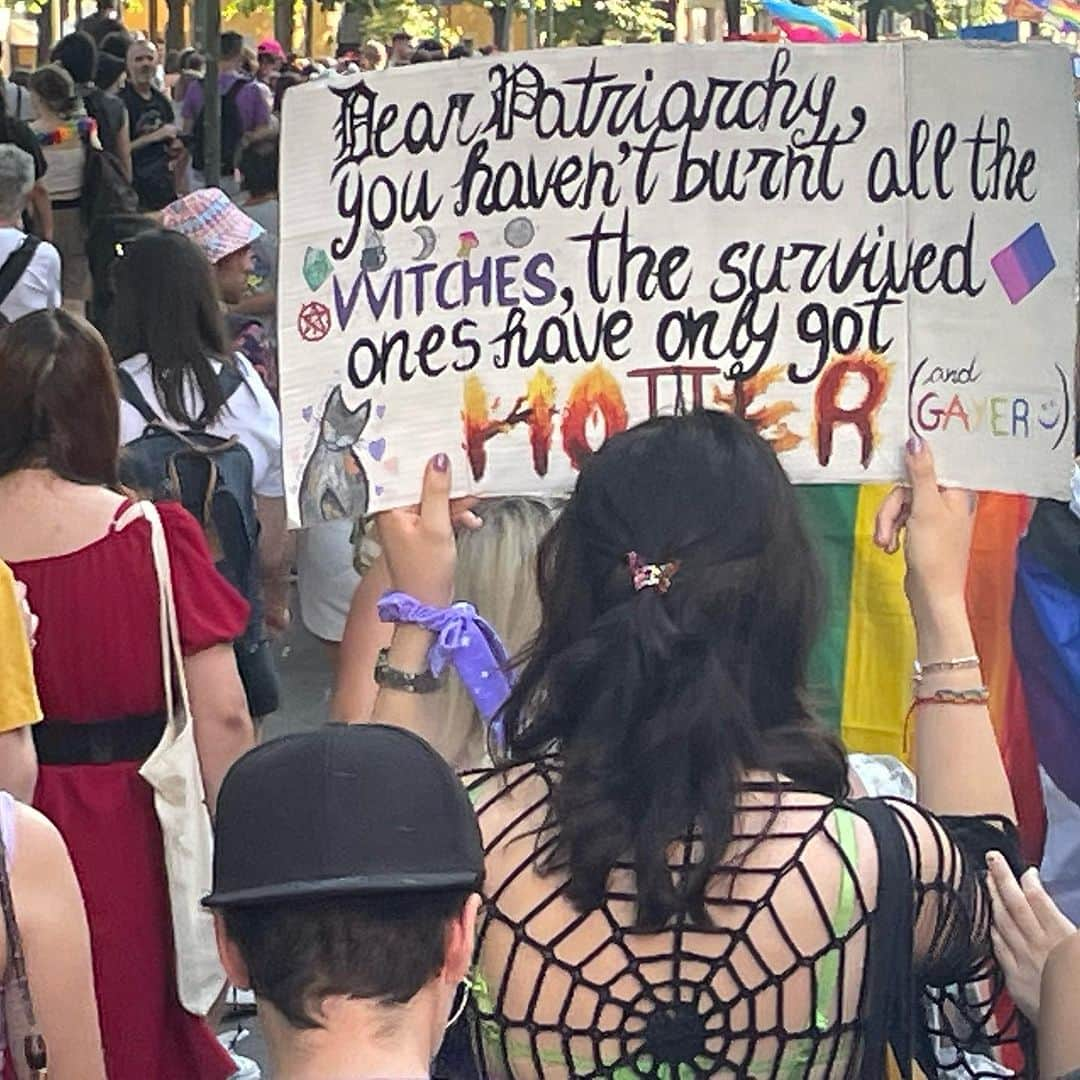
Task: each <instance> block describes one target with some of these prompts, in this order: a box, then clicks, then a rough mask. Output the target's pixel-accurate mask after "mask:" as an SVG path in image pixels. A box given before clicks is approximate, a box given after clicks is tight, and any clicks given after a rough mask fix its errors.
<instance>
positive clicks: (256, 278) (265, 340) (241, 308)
mask: <svg viewBox="0 0 1080 1080" xmlns="http://www.w3.org/2000/svg"><path fill="white" fill-rule="evenodd" d="M239 172H240V186H241V189H242V190H243V192H244V196H245V197H244V200H243V202H242V204H241V205H242V208H243V211H244V213H245V214H247V216H248V217H249V218H251V219H252V220H253V221H255V222H256V223H257V224H258V225H260V226H261V227H262V230H263V231H262V233H261V234H260V235H259V236H258V237H257V238H256V239H255V241H254V242H253V243H252V245H251V261H252V269H251V272H250V273H249V274H248V275H247V281H246V287H245V295H243V296H241V297H240V298H239V299H238V300H236V301H235V302H233V303H230V304H229V306H228V324H229V327H230V331H231V333H232V337H233V341H234V342H235V346H236V348H237V349H238V350H239V351H240V352H242V353H244V354H245V355H246V356H247V357H248V359H249V360H251V361H252V363H253V364H255V367H256V368H257V370H258V372H259V374H260V375H261V376H262V377H263V381H264V382H265V383H266V385H267V386H268V387H269V388H270V392H271V393H272V394H273V395H274V397H275V400H276V398H277V393H278V369H277V326H276V321H277V271H278V230H279V225H278V135H277V133H276V132H264V133H263V134H262V135H257V136H255V137H254V138H253V139H252V140H251V141H250V142H249V143H248V144H247V145H246V146H245V147H244V149H243V150H241V151H240V169H239Z"/></svg>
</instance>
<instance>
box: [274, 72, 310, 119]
mask: <svg viewBox="0 0 1080 1080" xmlns="http://www.w3.org/2000/svg"><path fill="white" fill-rule="evenodd" d="M303 81H304V77H303V75H300V74H298V73H297V72H295V71H283V72H282V73H281V74H280V75H279V76H278V77H277V82H276V83H275V84H274V115H275V116H276V117H277V118H278V122H279V123H280V121H281V103H282V101H284V100H285V92H286V91H287V90H291V89H292V88H293V87H294V86H299V85H300V84H301V83H302V82H303Z"/></svg>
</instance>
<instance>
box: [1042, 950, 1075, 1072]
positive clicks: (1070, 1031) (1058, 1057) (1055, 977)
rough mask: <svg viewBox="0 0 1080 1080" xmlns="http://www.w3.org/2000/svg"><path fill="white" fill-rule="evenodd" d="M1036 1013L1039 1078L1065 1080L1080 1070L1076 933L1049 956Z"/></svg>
mask: <svg viewBox="0 0 1080 1080" xmlns="http://www.w3.org/2000/svg"><path fill="white" fill-rule="evenodd" d="M1041 998H1042V1007H1041V1009H1040V1013H1039V1065H1040V1069H1039V1075H1040V1076H1044V1077H1047V1080H1065V1077H1066V1074H1068V1075H1070V1076H1071V1075H1072V1074H1073V1071H1074V1070H1080V1024H1077V1022H1076V1015H1077V1014H1076V1008H1077V1003H1078V1002H1080V933H1076V934H1073V935H1072V936H1071V937H1070V938H1068V940H1066V941H1063V942H1062V943H1061V944H1060V945H1059V946H1058V947H1057V948H1056V949H1054V951H1053V952H1052V953H1051V954H1050V959H1049V960H1047V962H1046V968H1045V970H1044V971H1043V978H1042V994H1041Z"/></svg>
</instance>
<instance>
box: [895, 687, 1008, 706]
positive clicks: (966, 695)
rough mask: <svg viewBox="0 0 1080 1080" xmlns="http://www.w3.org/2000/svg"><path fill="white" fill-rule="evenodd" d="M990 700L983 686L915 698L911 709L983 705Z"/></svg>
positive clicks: (988, 693) (945, 690) (939, 691)
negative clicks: (921, 706) (922, 706)
mask: <svg viewBox="0 0 1080 1080" xmlns="http://www.w3.org/2000/svg"><path fill="white" fill-rule="evenodd" d="M989 700H990V691H989V689H988V688H987V687H985V686H975V687H972V688H971V689H970V690H948V689H943V690H935V691H934V692H933V693H932V694H928V695H927V696H926V697H916V698H915V701H914V702H913V703H912V708H916V707H918V706H919V705H985V704H986V703H987V702H988V701H989Z"/></svg>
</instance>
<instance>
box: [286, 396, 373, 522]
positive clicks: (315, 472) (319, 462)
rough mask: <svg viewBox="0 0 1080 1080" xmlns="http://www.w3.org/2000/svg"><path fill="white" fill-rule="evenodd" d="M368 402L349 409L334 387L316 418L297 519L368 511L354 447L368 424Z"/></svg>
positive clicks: (364, 481) (365, 485)
mask: <svg viewBox="0 0 1080 1080" xmlns="http://www.w3.org/2000/svg"><path fill="white" fill-rule="evenodd" d="M370 415H371V401H370V400H368V401H365V402H364V404H363V405H361V406H360V407H359V408H357V409H354V410H352V411H350V410H349V409H348V408H346V406H345V401H344V400H343V398H342V396H341V387H340V385H339V386H335V387H334V389H333V390H332V391H331V393H330V396H329V397H328V398H327V399H326V407H325V408H324V409H323V414H322V418H321V419H320V421H319V439H318V441H317V442H316V443H315V449H314V450H312V451H311V457H309V458H308V463H307V465H306V466H305V467H304V477H303V479H302V480H301V481H300V521H301V523H302V524H304V525H313V524H314V523H315V522H318V521H336V520H338V519H340V518H349V519H352V520H355V519H356V518H360V517H363V516H364V514H366V513H367V506H368V480H367V474H366V473H365V472H364V466H363V465H361V464H360V459H359V458H358V457H357V456H356V451H355V449H354V447H355V446H356V444H357V442H358V441H359V439H360V435H361V434H362V433H363V430H364V428H365V427H366V426H367V422H368V418H369V417H370Z"/></svg>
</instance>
